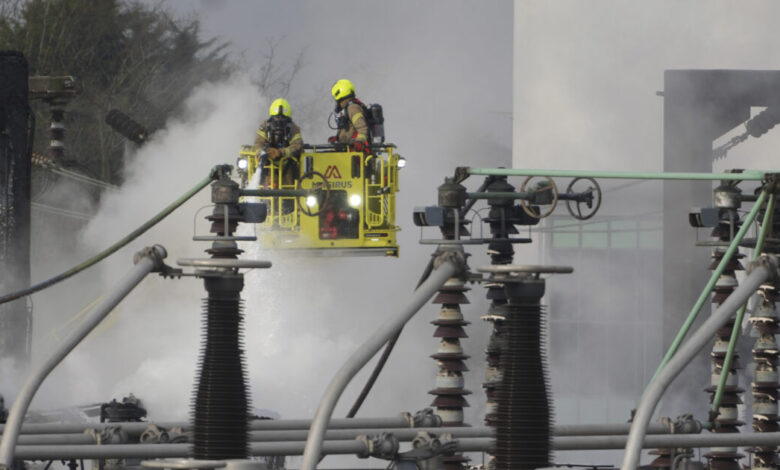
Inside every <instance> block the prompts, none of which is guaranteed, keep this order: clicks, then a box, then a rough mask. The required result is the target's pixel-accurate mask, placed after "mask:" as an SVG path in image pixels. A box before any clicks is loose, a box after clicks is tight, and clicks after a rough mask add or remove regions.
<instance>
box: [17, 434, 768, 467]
mask: <svg viewBox="0 0 780 470" xmlns="http://www.w3.org/2000/svg"><path fill="white" fill-rule="evenodd" d="M626 440H627V437H626V436H580V437H554V438H553V441H552V448H553V449H554V450H556V451H570V450H606V449H621V448H623V447H625V444H626ZM778 441H780V432H770V433H748V434H688V435H681V434H673V435H662V436H647V437H645V439H644V442H643V443H642V447H643V448H647V449H652V448H670V447H674V448H698V447H717V446H725V445H736V446H740V447H749V446H767V445H774V444H776V443H777V442H778ZM456 442H457V451H459V452H485V451H491V450H493V449H494V443H495V440H494V439H492V438H464V439H458V440H457V441H456ZM304 447H305V443H304V442H303V441H291V442H269V443H257V442H255V443H252V444H250V452H251V454H252V455H255V456H271V455H301V453H302V452H303V450H304ZM366 451H367V449H366V446H365V444H364V443H363V442H362V441H357V440H355V441H325V442H323V443H322V449H321V451H320V453H321V454H325V455H330V454H358V453H363V452H366ZM15 454H16V456H17V457H18V458H20V459H35V460H56V459H77V458H83V459H98V458H174V457H188V456H189V455H190V445H189V444H107V445H45V446H17V447H16V453H15Z"/></svg>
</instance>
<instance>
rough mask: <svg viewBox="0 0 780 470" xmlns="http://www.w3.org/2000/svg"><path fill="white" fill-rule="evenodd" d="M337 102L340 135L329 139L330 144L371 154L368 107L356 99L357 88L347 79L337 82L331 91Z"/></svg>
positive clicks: (337, 120)
mask: <svg viewBox="0 0 780 470" xmlns="http://www.w3.org/2000/svg"><path fill="white" fill-rule="evenodd" d="M331 94H332V95H333V99H334V100H336V110H335V112H336V123H337V126H338V133H337V134H336V135H335V136H333V137H331V138H330V139H328V141H329V142H330V143H339V144H349V146H350V147H351V148H352V150H356V151H358V152H364V151H365V152H369V140H368V139H369V132H368V123H367V122H366V116H365V113H366V112H367V109H366V106H365V105H364V104H363V103H362V102H361V101H360V100H359V99H357V98H356V97H355V86H354V85H352V82H350V81H349V80H347V79H346V78H342V79H341V80H339V81H337V82H336V83H335V84H334V85H333V88H332V89H331Z"/></svg>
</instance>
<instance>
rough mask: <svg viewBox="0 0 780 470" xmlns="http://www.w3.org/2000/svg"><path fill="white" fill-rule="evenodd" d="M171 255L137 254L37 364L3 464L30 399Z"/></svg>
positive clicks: (7, 436)
mask: <svg viewBox="0 0 780 470" xmlns="http://www.w3.org/2000/svg"><path fill="white" fill-rule="evenodd" d="M166 256H167V253H166V251H165V248H163V247H162V246H160V245H155V246H153V247H149V248H146V249H144V250H142V251H139V252H138V253H136V255H135V259H134V261H135V266H134V267H133V268H132V269H131V270H130V271H129V272H128V273H127V274H126V275H125V277H124V278H123V279H122V280H120V281H119V283H118V284H117V285H116V286H115V287H114V289H113V290H111V291H110V292H109V293H108V294H106V295H105V296H104V297H103V300H102V301H101V302H100V303H99V304H98V305H97V306H96V307H95V308H94V309H93V310H92V311H90V312H89V313H87V314H86V315H85V316H84V319H83V320H82V321H81V322H80V323H79V324H78V326H77V327H76V328H75V329H74V330H73V331H71V332H70V334H68V336H67V337H65V338H64V339H63V340H62V342H60V344H59V345H57V347H56V348H55V350H54V351H52V353H51V354H50V355H49V357H47V358H46V359H45V360H44V361H43V362H41V364H39V365H37V366H35V367H34V368H33V370H32V371H31V372H30V374H29V375H28V377H27V380H26V381H25V383H24V385H23V386H22V388H21V390H20V391H19V395H18V396H17V397H16V400H15V401H14V404H13V406H12V407H11V412H10V414H9V415H8V421H7V422H6V425H5V429H4V432H3V438H2V441H0V468H10V467H11V466H12V464H13V460H14V448H15V446H16V441H17V439H18V438H19V431H20V430H21V427H22V420H23V419H24V415H25V413H26V412H27V408H28V407H29V406H30V402H31V401H32V399H33V396H35V393H36V392H37V391H38V388H39V387H40V386H41V383H43V381H44V380H45V379H46V377H48V375H49V373H50V372H51V371H52V370H53V369H54V368H55V367H57V365H58V364H59V363H60V362H62V360H63V359H65V357H66V356H67V355H68V354H69V353H70V352H71V351H72V350H73V349H74V348H75V347H76V346H77V345H78V344H79V343H80V342H81V341H82V340H83V339H84V338H85V337H86V336H87V335H88V334H89V333H90V332H91V331H92V330H93V329H95V327H96V326H97V325H98V324H99V323H100V322H101V321H102V320H103V319H104V318H105V317H106V316H107V315H108V314H109V313H111V311H112V310H113V309H114V307H116V305H117V304H118V303H119V302H121V301H122V299H124V298H125V296H127V294H129V293H130V291H132V290H133V289H134V288H135V287H136V286H137V285H138V284H139V283H140V282H141V281H142V280H143V279H144V278H145V277H146V275H147V274H149V273H151V272H152V271H154V270H156V269H160V267H161V266H162V260H163V259H164V258H165V257H166Z"/></svg>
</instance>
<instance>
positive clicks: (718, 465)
mask: <svg viewBox="0 0 780 470" xmlns="http://www.w3.org/2000/svg"><path fill="white" fill-rule="evenodd" d="M743 457H744V455H742V454H738V453H736V452H710V453H709V454H704V458H706V459H708V460H709V463H708V464H707V468H708V469H709V470H743V469H742V467H740V465H739V459H741V458H743Z"/></svg>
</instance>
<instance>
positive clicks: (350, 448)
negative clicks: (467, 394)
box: [15, 439, 493, 460]
mask: <svg viewBox="0 0 780 470" xmlns="http://www.w3.org/2000/svg"><path fill="white" fill-rule="evenodd" d="M492 442H493V439H459V440H458V441H457V450H458V451H462V452H479V451H482V450H486V449H489V448H490V446H491V445H492ZM305 447H306V443H305V442H304V441H297V442H270V443H252V444H250V446H249V451H250V453H251V454H252V455H254V456H272V455H301V454H302V453H303V451H304V448H305ZM190 451H191V446H190V444H109V445H62V446H17V447H16V453H15V455H16V457H17V458H19V459H22V460H65V459H109V458H115V459H121V458H140V459H159V458H177V457H189V456H190ZM367 451H368V449H367V448H366V444H365V443H364V442H363V441H357V440H355V441H325V442H323V443H322V447H321V449H320V453H321V454H324V455H334V454H361V453H365V452H367Z"/></svg>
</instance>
